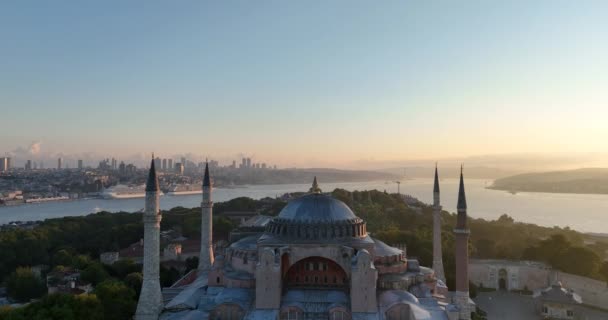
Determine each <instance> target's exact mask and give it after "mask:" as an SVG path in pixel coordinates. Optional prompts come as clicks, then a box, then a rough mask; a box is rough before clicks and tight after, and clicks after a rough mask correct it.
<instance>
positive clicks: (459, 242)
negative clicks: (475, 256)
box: [454, 167, 471, 320]
mask: <svg viewBox="0 0 608 320" xmlns="http://www.w3.org/2000/svg"><path fill="white" fill-rule="evenodd" d="M456 208H457V209H458V216H457V219H456V228H455V229H454V238H455V240H456V294H455V295H454V303H455V304H456V306H458V308H459V310H460V311H459V314H460V315H459V317H458V319H460V320H470V319H471V310H470V309H469V234H470V233H471V232H470V231H469V229H468V227H467V198H466V196H465V194H464V179H463V177H462V167H461V168H460V188H459V190H458V205H457V206H456Z"/></svg>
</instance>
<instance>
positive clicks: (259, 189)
mask: <svg viewBox="0 0 608 320" xmlns="http://www.w3.org/2000/svg"><path fill="white" fill-rule="evenodd" d="M491 182H492V181H489V180H487V181H486V180H475V179H468V180H466V194H467V203H468V206H469V210H468V212H469V215H470V216H472V217H475V218H484V219H496V218H498V217H499V216H500V215H502V214H505V213H506V214H508V215H510V216H512V217H513V218H514V219H515V220H517V221H522V222H529V223H534V224H538V225H542V226H547V227H553V226H560V227H565V226H569V227H570V228H572V229H575V230H579V231H584V232H601V233H608V216H607V215H608V195H589V194H553V193H517V194H515V195H513V194H511V193H508V192H504V191H497V190H488V189H485V185H486V183H487V184H488V185H489V184H491ZM432 183H433V181H432V180H431V179H414V180H407V181H403V182H402V183H401V192H402V193H406V194H410V195H412V196H414V197H416V198H418V199H420V200H422V201H424V202H426V203H430V202H432V197H433V194H432V190H433V189H432ZM308 188H310V185H309V184H283V185H258V186H248V187H244V188H235V189H215V190H214V194H213V197H214V198H213V200H214V201H216V202H219V201H226V200H230V199H233V198H236V197H242V196H245V197H251V198H254V199H260V198H263V197H275V196H278V195H282V194H283V193H286V192H296V191H307V190H308ZM321 188H322V189H323V190H324V191H331V190H333V189H334V188H343V189H346V190H371V189H376V190H380V191H384V190H386V191H388V192H397V185H396V184H395V183H385V182H384V181H375V182H352V183H321ZM457 194H458V180H456V179H444V180H442V181H441V202H442V205H443V208H444V209H445V210H448V211H450V212H454V211H455V210H456V199H457ZM200 201H201V195H184V196H163V197H161V207H162V208H163V209H170V208H173V207H176V206H182V207H187V208H188V207H198V206H200ZM143 206H144V200H143V198H140V199H113V200H104V199H92V200H77V201H69V202H49V203H40V204H27V205H22V206H15V207H1V208H0V224H4V223H8V222H10V221H17V220H20V221H28V220H44V219H46V218H56V217H63V216H79V215H86V214H89V213H92V212H98V211H102V210H104V211H111V212H116V211H128V212H132V211H137V210H141V209H142V208H143Z"/></svg>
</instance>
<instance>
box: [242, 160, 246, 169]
mask: <svg viewBox="0 0 608 320" xmlns="http://www.w3.org/2000/svg"><path fill="white" fill-rule="evenodd" d="M241 168H247V158H243V162H242V163H241Z"/></svg>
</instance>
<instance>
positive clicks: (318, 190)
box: [309, 176, 321, 193]
mask: <svg viewBox="0 0 608 320" xmlns="http://www.w3.org/2000/svg"><path fill="white" fill-rule="evenodd" d="M309 192H310V193H321V188H319V183H318V182H317V176H315V178H314V180H313V181H312V187H310V190H309Z"/></svg>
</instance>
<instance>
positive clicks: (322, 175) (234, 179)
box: [216, 168, 398, 185]
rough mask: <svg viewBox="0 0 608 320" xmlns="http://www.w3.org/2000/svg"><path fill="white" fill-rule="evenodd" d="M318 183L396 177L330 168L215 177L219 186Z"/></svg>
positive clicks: (258, 172) (385, 173)
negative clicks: (314, 180) (232, 184)
mask: <svg viewBox="0 0 608 320" xmlns="http://www.w3.org/2000/svg"><path fill="white" fill-rule="evenodd" d="M315 176H316V177H317V179H319V183H321V184H323V183H328V182H329V183H332V182H364V181H376V180H380V181H392V180H397V179H398V177H397V176H396V175H394V174H391V173H388V172H378V171H361V170H339V169H331V168H308V169H296V168H286V169H279V170H262V171H260V170H250V171H249V172H242V173H239V174H238V175H235V176H216V182H218V183H219V184H223V185H225V184H230V183H234V184H236V185H243V184H289V183H312V180H313V178H314V177H315Z"/></svg>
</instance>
